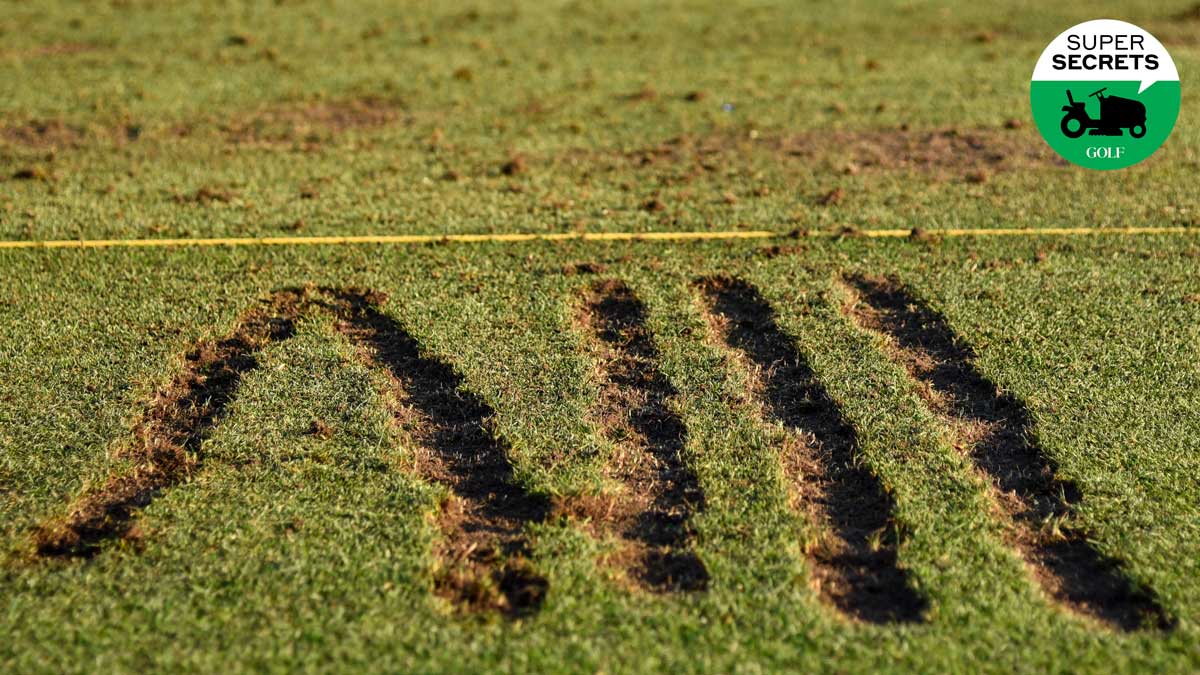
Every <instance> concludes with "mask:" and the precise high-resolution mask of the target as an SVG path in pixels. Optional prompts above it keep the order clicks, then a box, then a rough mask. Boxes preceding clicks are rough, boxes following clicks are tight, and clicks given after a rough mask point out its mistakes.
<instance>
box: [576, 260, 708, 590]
mask: <svg viewBox="0 0 1200 675" xmlns="http://www.w3.org/2000/svg"><path fill="white" fill-rule="evenodd" d="M578 320H579V323H580V326H581V327H582V329H583V330H584V331H585V332H587V333H589V334H591V335H594V336H595V338H596V339H595V341H594V342H593V345H594V349H595V354H596V357H597V359H598V361H599V366H600V374H601V379H602V385H601V392H600V393H601V396H600V404H599V407H598V410H597V418H598V420H599V423H600V426H601V428H602V429H603V430H604V432H605V434H606V435H607V436H608V437H609V438H610V439H611V440H612V441H613V443H614V445H615V446H616V448H617V450H616V454H615V456H614V457H613V458H612V460H611V462H610V466H609V470H610V473H611V475H612V476H613V477H614V478H616V479H617V480H618V481H619V482H620V483H621V484H622V485H623V486H624V488H625V492H624V493H623V494H621V495H619V496H614V497H612V498H609V499H605V498H593V499H583V500H582V501H580V503H579V504H575V505H572V504H566V505H563V506H561V507H560V510H562V511H563V512H566V513H568V514H571V513H574V514H575V515H577V516H580V515H582V516H583V517H585V518H588V519H591V521H592V524H593V526H595V527H597V528H598V529H599V530H601V531H603V532H606V533H616V534H617V535H618V536H620V537H621V538H622V540H623V541H624V542H625V544H626V546H627V550H626V552H625V553H624V554H622V555H618V556H615V557H614V558H613V561H614V562H617V563H618V564H620V565H621V566H623V567H625V568H627V569H628V571H629V573H630V575H631V577H632V578H633V579H634V580H635V581H637V582H638V584H639V585H641V586H642V587H643V588H645V589H647V590H650V591H654V592H660V593H662V592H689V591H702V590H704V589H705V588H707V586H708V571H707V570H706V569H705V567H704V563H703V562H702V561H701V560H700V558H699V557H698V556H697V555H696V554H695V553H694V552H693V551H692V550H691V542H692V538H693V536H694V535H693V531H692V528H691V526H690V523H689V521H690V519H691V516H692V514H694V513H697V512H699V511H701V510H703V508H704V493H703V492H702V491H701V489H700V485H699V482H698V481H697V479H696V476H695V474H694V473H692V471H691V470H690V469H689V468H688V467H687V464H686V462H685V461H684V458H683V448H684V444H685V441H686V437H687V433H686V431H685V429H684V425H683V421H682V420H681V419H679V416H678V415H676V414H675V413H674V412H672V411H671V410H670V408H669V406H668V405H667V402H668V400H669V399H670V398H671V397H672V396H674V395H675V389H674V387H672V386H671V384H670V382H668V381H667V379H666V377H665V376H664V375H663V374H662V373H661V372H660V371H659V370H658V368H657V366H656V365H655V364H656V362H657V361H658V352H657V349H656V348H655V346H654V342H653V340H652V339H651V336H650V332H649V330H647V328H646V312H645V308H644V307H643V306H642V303H641V301H640V300H638V299H637V297H636V296H635V295H634V294H633V291H632V290H631V289H630V288H629V287H628V286H626V285H625V284H624V283H622V282H620V281H615V280H602V281H598V282H596V283H595V284H593V285H592V286H591V287H590V288H589V289H588V291H587V292H586V293H585V295H584V298H583V303H582V305H581V307H580V310H579V314H578ZM588 505H591V507H590V508H589V507H588ZM597 505H599V506H602V507H603V508H596V506H597Z"/></svg>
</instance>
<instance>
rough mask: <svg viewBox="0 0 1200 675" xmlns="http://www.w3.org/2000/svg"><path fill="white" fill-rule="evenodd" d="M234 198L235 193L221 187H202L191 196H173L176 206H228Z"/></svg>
mask: <svg viewBox="0 0 1200 675" xmlns="http://www.w3.org/2000/svg"><path fill="white" fill-rule="evenodd" d="M236 198H237V192H235V191H233V190H231V189H230V188H227V187H224V186H221V185H204V186H201V187H199V188H197V189H196V191H195V192H193V193H191V194H186V195H184V194H177V195H175V196H174V200H175V202H176V203H177V204H212V203H214V202H219V203H221V204H228V203H229V202H231V201H233V200H234V199H236Z"/></svg>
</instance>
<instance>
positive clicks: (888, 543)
mask: <svg viewBox="0 0 1200 675" xmlns="http://www.w3.org/2000/svg"><path fill="white" fill-rule="evenodd" d="M698 287H699V288H700V290H701V292H702V293H703V295H704V298H705V301H706V302H707V304H708V307H709V319H710V322H711V323H712V325H713V328H714V330H715V332H716V333H718V334H719V335H721V336H722V337H723V338H724V340H725V342H726V343H727V344H728V345H729V346H730V347H731V348H733V349H735V350H737V351H738V352H740V354H741V355H742V357H743V358H744V359H746V360H748V361H749V364H748V365H749V366H750V367H752V369H753V371H754V373H755V374H756V375H757V379H758V386H759V387H761V390H760V391H759V392H757V393H758V398H759V399H760V400H761V401H762V402H763V404H764V407H765V409H766V413H767V415H768V416H769V417H771V418H773V419H775V420H778V421H779V422H781V423H782V424H783V425H784V426H785V427H787V428H788V430H789V431H790V432H791V436H792V438H791V439H790V440H789V442H788V443H787V444H786V445H785V447H784V448H783V452H782V456H781V459H782V462H783V468H784V474H785V475H786V477H787V478H788V482H789V489H790V490H791V491H792V494H793V502H794V506H795V507H796V508H798V509H799V510H802V511H804V512H805V513H806V514H807V515H808V516H809V517H811V518H813V519H814V520H816V521H817V522H818V523H819V524H820V525H821V526H822V528H823V530H825V532H826V533H827V536H826V537H825V538H824V540H823V541H821V542H820V543H819V544H818V546H817V547H816V550H813V551H810V552H809V556H810V559H811V560H812V564H813V571H814V578H815V581H816V584H817V590H818V591H819V592H820V594H821V596H822V597H823V598H825V599H826V600H827V601H829V602H830V603H832V604H833V605H834V606H836V607H837V608H838V609H840V610H841V611H842V612H844V613H846V614H847V615H849V616H851V617H853V618H855V619H858V620H860V621H866V622H870V623H893V622H918V621H921V620H922V614H923V612H924V610H925V607H926V602H925V600H924V598H922V597H921V596H919V595H918V594H917V593H916V592H915V591H913V589H912V587H911V585H910V584H909V582H908V578H907V575H906V574H905V572H904V570H903V569H901V568H899V567H898V566H897V564H896V550H897V545H898V536H897V533H896V528H895V525H894V524H893V522H892V511H893V508H894V505H893V502H892V499H891V497H890V495H888V493H887V492H886V490H885V489H884V487H883V485H881V484H880V482H879V479H878V478H876V477H875V476H874V475H872V474H871V472H870V471H869V470H867V469H866V468H864V467H862V466H861V465H860V463H859V461H858V441H857V438H856V435H855V433H854V429H853V428H852V427H851V426H850V424H849V423H848V422H846V420H845V419H844V418H843V417H842V413H841V410H840V409H839V408H838V405H837V403H835V402H834V400H833V399H832V398H831V397H830V396H829V394H828V393H827V392H826V391H825V388H824V387H823V386H822V385H821V383H820V381H819V380H817V377H816V374H815V373H814V372H813V370H812V367H811V366H809V364H808V362H807V360H806V359H805V358H804V356H803V355H802V354H801V353H800V352H799V351H798V350H797V349H796V348H795V346H794V345H793V343H792V340H791V339H790V338H788V336H787V335H786V334H785V333H784V332H783V331H782V330H781V329H780V328H779V326H778V324H777V323H776V321H775V314H774V311H773V310H772V309H771V307H770V305H769V304H768V303H767V301H766V300H765V299H763V297H762V296H761V295H760V294H759V293H758V290H757V289H755V288H754V287H753V286H751V285H750V284H748V283H746V282H744V281H741V280H739V279H732V278H728V277H717V278H708V279H703V280H701V281H700V282H698Z"/></svg>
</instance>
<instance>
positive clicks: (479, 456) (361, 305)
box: [326, 289, 549, 617]
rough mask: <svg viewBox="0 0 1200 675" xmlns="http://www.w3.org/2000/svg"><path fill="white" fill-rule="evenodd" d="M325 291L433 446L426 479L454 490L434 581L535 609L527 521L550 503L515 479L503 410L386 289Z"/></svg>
mask: <svg viewBox="0 0 1200 675" xmlns="http://www.w3.org/2000/svg"><path fill="white" fill-rule="evenodd" d="M326 295H327V297H328V304H329V307H330V309H332V310H333V313H334V315H335V316H336V317H337V318H338V320H339V322H338V326H337V327H338V330H339V331H340V332H341V333H342V334H343V335H345V336H346V337H347V338H348V339H349V340H350V341H351V342H352V343H354V344H355V345H356V346H358V347H359V348H360V351H361V353H362V355H363V358H364V359H365V360H366V361H367V362H368V363H369V364H372V365H375V366H378V367H380V368H381V369H382V370H383V371H384V372H386V373H387V374H388V375H389V380H390V382H391V385H392V388H393V393H394V394H395V396H396V399H397V400H398V401H400V402H401V406H400V407H406V408H411V409H409V410H397V411H396V415H397V419H398V421H404V422H407V419H408V418H409V417H412V416H413V415H414V413H415V416H416V420H415V424H412V425H409V428H410V430H411V431H412V433H413V435H414V436H415V437H416V440H417V441H418V442H420V443H421V444H422V445H423V446H424V449H425V450H428V452H426V453H424V454H423V455H422V456H421V458H420V461H418V470H419V471H420V473H421V475H422V478H424V479H426V480H430V481H432V482H436V483H439V484H441V485H444V486H446V487H448V488H449V489H450V491H451V493H452V496H451V497H450V498H449V500H448V501H447V502H446V503H445V504H443V507H442V509H441V512H440V513H439V514H438V517H437V524H438V527H439V529H440V530H441V532H442V540H441V542H439V543H438V545H437V550H436V553H437V558H438V562H437V565H438V569H437V570H436V571H435V579H434V590H435V591H436V592H437V593H438V594H439V595H441V596H442V597H445V598H447V599H448V600H450V601H451V602H452V603H454V604H455V605H456V606H457V607H459V608H462V609H464V610H466V611H498V612H501V613H503V614H505V615H507V616H510V617H519V616H525V615H529V614H532V613H535V612H536V611H538V610H539V609H540V608H541V605H542V602H543V601H544V599H545V597H546V593H547V591H548V589H549V583H548V582H547V581H546V579H545V578H544V577H542V576H540V575H539V574H538V573H537V572H536V571H535V570H534V569H533V568H532V566H531V565H530V564H529V563H528V561H527V559H526V556H527V555H528V554H529V550H530V541H529V538H528V536H527V534H526V533H525V528H526V525H528V524H531V523H538V522H542V521H543V520H544V519H545V518H546V515H547V512H548V510H549V502H548V501H547V500H546V499H544V498H543V497H541V496H539V495H535V494H532V493H530V492H527V491H526V490H525V489H524V488H523V487H522V486H521V485H520V484H519V483H518V482H517V481H516V480H515V478H514V476H513V466H512V464H511V462H510V461H509V458H508V452H509V449H508V446H507V444H505V443H504V442H503V440H502V439H500V438H498V437H496V436H495V435H494V434H492V433H491V432H490V431H489V429H488V425H489V422H490V420H491V418H492V417H493V416H494V415H495V412H494V411H493V410H492V409H491V407H490V406H488V405H487V403H485V402H484V401H483V400H482V399H480V398H479V397H478V396H476V395H474V394H472V393H470V392H467V391H466V390H464V389H463V388H462V383H463V380H462V377H461V376H460V375H459V374H458V373H457V372H455V370H454V368H452V367H451V366H450V365H449V364H447V363H445V362H443V361H440V360H438V359H437V358H435V357H433V356H431V355H428V354H426V353H423V352H422V350H421V347H420V344H419V343H418V342H417V341H416V339H415V338H413V337H412V336H411V335H410V334H409V333H408V331H407V330H405V328H404V327H403V326H402V325H400V324H399V323H398V322H397V321H396V320H395V319H393V318H391V317H390V316H388V315H387V314H384V313H383V311H382V310H381V307H382V305H383V304H384V302H385V301H386V297H385V296H383V295H382V294H379V293H375V292H371V291H362V290H355V289H349V290H341V289H327V290H326Z"/></svg>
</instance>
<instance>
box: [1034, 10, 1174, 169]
mask: <svg viewBox="0 0 1200 675" xmlns="http://www.w3.org/2000/svg"><path fill="white" fill-rule="evenodd" d="M1179 98H1180V92H1179V71H1177V70H1176V69H1175V62H1174V61H1172V60H1171V55H1170V54H1168V53H1167V50H1166V48H1164V47H1163V45H1162V43H1161V42H1159V41H1158V40H1157V39H1155V37H1154V36H1153V35H1151V34H1150V33H1147V32H1146V31H1144V30H1142V29H1141V28H1139V27H1137V26H1135V25H1133V24H1131V23H1126V22H1124V21H1116V20H1113V19H1098V20H1096V21H1087V22H1084V23H1081V24H1079V25H1077V26H1073V27H1071V28H1069V29H1067V30H1065V31H1063V32H1062V34H1060V35H1059V36H1058V37H1056V38H1054V40H1053V41H1052V42H1051V43H1050V45H1049V46H1048V47H1046V50H1045V51H1044V52H1042V56H1041V58H1039V59H1038V62H1037V66H1036V67H1035V68H1034V69H1033V82H1032V83H1031V84H1030V87H1029V103H1030V105H1031V106H1032V108H1033V121H1034V123H1036V124H1037V128H1038V131H1040V132H1041V133H1042V138H1045V139H1046V142H1047V143H1049V144H1050V147H1051V148H1054V151H1055V152H1057V153H1058V154H1060V155H1062V156H1063V158H1064V159H1066V160H1068V161H1071V162H1074V163H1075V164H1078V165H1079V166H1082V167H1086V168H1089V169H1122V168H1124V167H1127V166H1131V165H1133V164H1137V163H1138V162H1140V161H1142V160H1143V159H1146V158H1147V157H1149V156H1150V155H1152V154H1154V151H1155V150H1158V148H1159V146H1161V145H1162V144H1163V142H1164V141H1166V140H1167V136H1170V135H1171V129H1172V128H1174V127H1175V118H1176V117H1178V116H1179Z"/></svg>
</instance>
